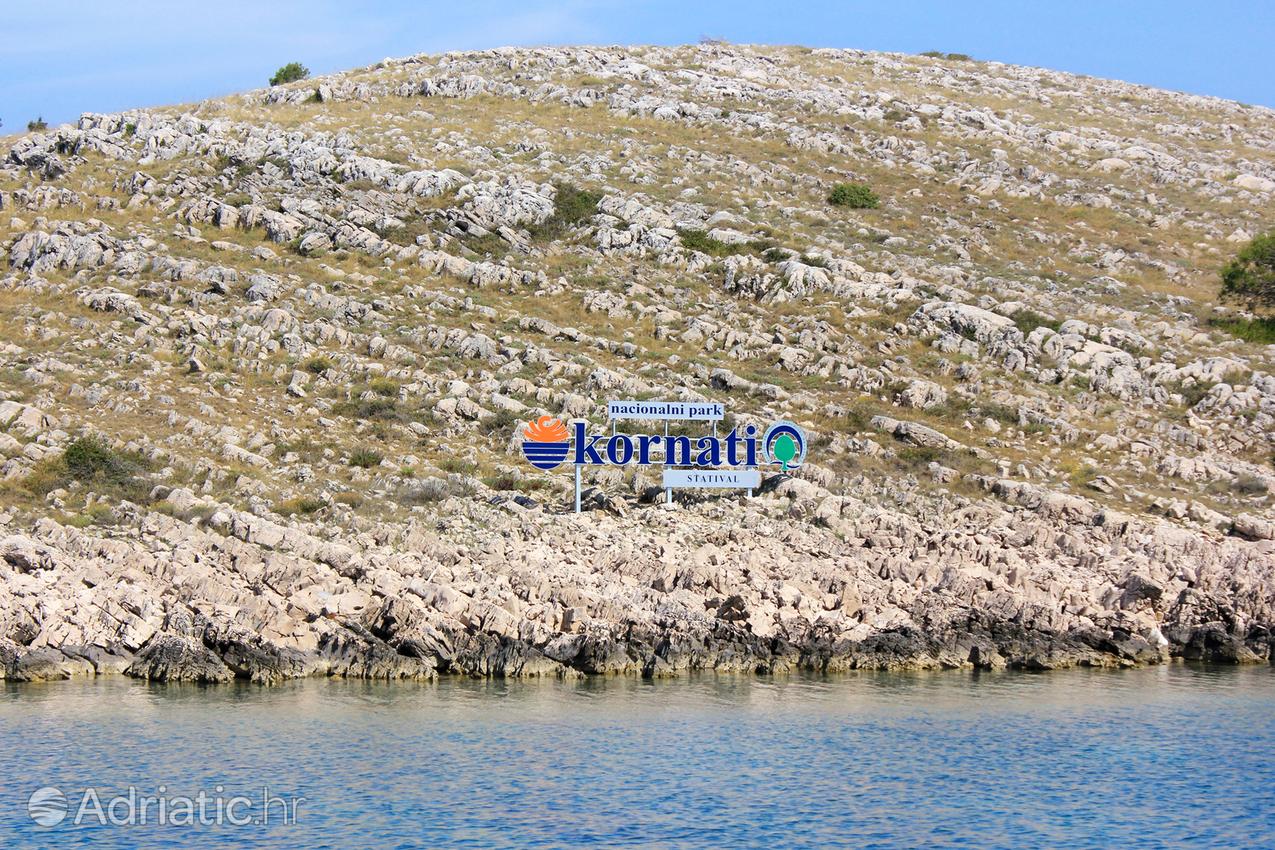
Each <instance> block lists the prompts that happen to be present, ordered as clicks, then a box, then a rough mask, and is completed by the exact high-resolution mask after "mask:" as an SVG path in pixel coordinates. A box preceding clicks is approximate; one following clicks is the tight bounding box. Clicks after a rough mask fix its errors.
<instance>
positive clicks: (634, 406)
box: [607, 401, 726, 422]
mask: <svg viewBox="0 0 1275 850" xmlns="http://www.w3.org/2000/svg"><path fill="white" fill-rule="evenodd" d="M725 416H726V408H725V407H723V406H722V405H721V404H720V403H719V402H712V401H609V402H607V419H644V420H648V421H649V420H653V419H677V420H682V421H688V420H689V421H694V422H720V421H721V420H722V419H723V418H724V417H725Z"/></svg>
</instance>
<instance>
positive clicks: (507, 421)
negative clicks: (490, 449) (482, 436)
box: [482, 410, 519, 435]
mask: <svg viewBox="0 0 1275 850" xmlns="http://www.w3.org/2000/svg"><path fill="white" fill-rule="evenodd" d="M518 421H519V420H518V416H517V415H516V414H514V413H511V412H510V411H508V410H497V411H496V412H495V413H493V414H492V415H491V416H488V417H487V418H486V419H484V420H483V421H482V429H483V432H484V433H487V434H502V435H504V434H506V432H508V431H511V430H512V429H513V427H514V426H515V425H516V424H518Z"/></svg>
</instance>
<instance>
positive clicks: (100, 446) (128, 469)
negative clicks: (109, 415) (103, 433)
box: [24, 437, 150, 502]
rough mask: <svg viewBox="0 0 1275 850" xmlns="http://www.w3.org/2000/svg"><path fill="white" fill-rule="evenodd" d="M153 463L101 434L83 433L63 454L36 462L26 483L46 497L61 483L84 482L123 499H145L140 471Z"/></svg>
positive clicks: (38, 494) (132, 500) (37, 493)
mask: <svg viewBox="0 0 1275 850" xmlns="http://www.w3.org/2000/svg"><path fill="white" fill-rule="evenodd" d="M149 467H150V463H149V462H148V461H147V460H146V458H144V457H143V456H142V455H140V454H137V453H136V452H117V451H115V450H114V449H112V448H111V446H110V444H109V443H107V442H106V441H105V440H104V439H102V438H101V437H81V438H80V439H78V440H75V441H74V442H72V443H71V444H70V445H68V446H67V447H66V450H65V451H63V452H62V454H61V456H59V457H56V458H45V459H44V460H42V461H40V462H39V463H38V464H36V465H35V467H34V468H33V469H32V470H31V472H30V474H28V475H27V477H26V479H25V480H24V486H25V487H26V489H27V490H29V491H30V492H32V493H34V494H36V495H37V496H42V497H43V496H46V495H48V494H49V493H50V492H52V491H53V490H56V489H59V488H61V487H67V486H69V485H71V484H81V485H84V486H86V487H92V488H93V489H95V490H98V491H100V492H102V493H104V494H109V495H112V496H115V497H117V498H120V499H127V500H129V501H131V502H145V501H148V498H147V495H148V491H147V489H146V484H145V482H144V481H141V480H140V479H139V478H138V477H137V475H138V473H140V472H143V471H145V470H146V469H148V468H149Z"/></svg>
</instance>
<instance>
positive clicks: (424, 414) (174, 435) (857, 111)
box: [0, 44, 1275, 681]
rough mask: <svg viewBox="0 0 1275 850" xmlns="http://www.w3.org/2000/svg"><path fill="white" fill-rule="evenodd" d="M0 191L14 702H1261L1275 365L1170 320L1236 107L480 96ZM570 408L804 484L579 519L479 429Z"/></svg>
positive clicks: (360, 72) (176, 142) (96, 119)
mask: <svg viewBox="0 0 1275 850" xmlns="http://www.w3.org/2000/svg"><path fill="white" fill-rule="evenodd" d="M4 149H5V151H6V153H5V160H4V165H3V168H0V246H2V248H0V251H2V253H0V264H3V267H4V271H3V272H2V274H3V277H0V304H2V305H3V309H2V310H0V339H2V340H3V342H2V343H0V428H2V429H3V430H2V431H0V456H3V464H2V465H0V478H3V491H2V492H0V657H2V658H3V659H4V662H5V663H4V669H5V670H6V675H7V676H8V677H9V678H11V679H36V678H58V677H64V676H68V675H79V674H91V673H107V672H113V671H127V672H128V673H129V674H131V675H135V676H142V677H149V678H154V679H197V680H206V681H221V680H226V679H229V678H231V677H235V676H238V677H246V678H252V679H254V680H257V681H274V680H276V679H278V678H282V677H289V676H298V675H311V674H332V675H352V676H370V677H399V676H412V677H428V676H432V675H435V674H437V673H440V672H464V673H469V674H473V675H533V674H558V675H563V674H568V673H570V674H577V673H580V672H585V673H591V672H633V673H642V674H645V675H663V674H667V673H675V672H677V671H680V670H685V669H700V668H704V669H719V670H784V669H791V668H794V667H805V668H810V669H818V670H824V669H828V670H837V669H848V668H853V667H872V668H890V667H961V666H970V665H973V666H978V667H989V668H992V667H1002V666H1006V665H1010V666H1019V667H1028V668H1048V667H1057V666H1067V665H1072V664H1096V665H1116V664H1139V663H1155V662H1160V661H1165V660H1168V659H1169V658H1171V657H1187V658H1204V659H1215V660H1236V661H1242V660H1257V659H1265V658H1268V657H1270V654H1271V653H1270V647H1271V638H1270V631H1269V626H1270V625H1271V622H1272V601H1273V600H1275V584H1273V583H1272V579H1273V577H1275V556H1273V555H1272V547H1273V545H1275V544H1273V543H1272V540H1273V539H1275V515H1273V514H1272V510H1271V490H1272V487H1273V486H1275V471H1273V470H1272V452H1273V451H1275V446H1273V445H1272V442H1273V440H1275V370H1273V369H1272V356H1273V350H1272V349H1271V348H1270V347H1268V346H1267V345H1264V344H1262V343H1263V339H1262V334H1263V333H1265V330H1266V325H1265V324H1264V323H1262V322H1260V321H1256V320H1254V319H1253V317H1251V316H1248V315H1247V314H1242V313H1234V312H1231V311H1226V310H1223V309H1222V308H1220V307H1219V306H1218V305H1217V303H1216V292H1217V286H1218V279H1217V271H1218V268H1219V266H1220V265H1221V264H1222V263H1223V262H1225V260H1226V259H1227V258H1228V257H1229V256H1230V255H1231V254H1233V253H1234V251H1235V250H1236V249H1237V247H1238V244H1239V243H1242V242H1243V241H1246V240H1247V239H1248V238H1249V237H1250V236H1251V235H1253V234H1256V233H1259V232H1262V231H1263V230H1265V229H1267V228H1269V227H1270V225H1271V210H1272V201H1273V194H1275V112H1272V111H1271V110H1269V109H1265V108H1259V107H1251V106H1244V105H1241V104H1237V103H1232V102H1227V101H1222V100H1217V99H1211V98H1204V97H1197V96H1187V95H1180V94H1174V93H1170V92H1164V91H1157V90H1153V89H1148V88H1145V87H1141V86H1134V85H1129V84H1125V83H1120V82H1113V81H1106V80H1095V79H1090V78H1084V77H1077V76H1074V75H1069V74H1063V73H1058V72H1052V71H1047V70H1040V69H1031V68H1021V67H1013V66H1008V65H1002V64H997V63H984V62H976V61H972V60H967V59H962V58H933V57H919V56H905V55H897V54H877V53H865V52H861V51H854V50H824V49H821V50H808V49H803V48H754V47H745V46H735V45H724V44H706V45H700V46H695V47H678V48H554V49H502V50H494V51H488V52H480V53H452V54H444V55H440V56H415V57H410V58H407V59H403V60H386V61H384V62H382V63H379V64H377V65H375V66H372V67H369V68H362V69H357V70H354V71H350V72H347V73H342V74H337V75H332V76H328V77H322V78H318V79H312V80H304V81H301V82H297V83H292V84H289V85H284V86H274V87H271V88H268V89H263V90H259V91H253V92H247V93H244V94H242V95H237V96H233V97H229V98H224V99H220V100H214V101H207V102H203V103H199V104H195V105H191V106H181V107H170V108H157V109H147V110H135V111H130V112H126V113H121V114H116V115H98V114H86V115H84V116H83V117H82V118H81V119H80V120H79V122H78V124H76V125H75V126H64V127H60V128H54V129H49V130H47V131H42V132H35V133H28V134H25V135H22V136H19V137H13V138H10V139H8V140H6V142H5V145H4ZM838 187H842V188H838ZM847 187H866V190H865V189H864V188H847ZM833 200H836V201H844V200H850V201H851V203H849V204H844V203H833V202H832V201H833ZM874 201H875V206H874V205H873V202H874ZM617 398H636V399H657V400H688V401H689V400H700V401H711V402H718V403H721V404H723V405H724V406H725V408H726V410H727V420H726V423H725V424H726V426H727V427H734V426H738V427H741V428H742V427H744V426H745V425H748V424H753V425H756V426H759V427H761V428H764V427H765V426H766V425H767V424H768V423H770V422H773V421H775V420H781V419H782V420H791V421H794V422H796V423H798V424H799V425H800V426H801V427H802V428H803V429H804V430H805V432H806V435H807V438H808V456H807V459H806V462H805V463H804V464H803V465H802V466H801V467H800V469H799V470H798V471H796V472H795V474H794V475H792V476H786V475H776V474H771V475H768V477H767V480H766V482H765V483H764V484H763V487H762V490H761V492H759V493H758V494H757V495H756V497H754V498H752V499H748V498H744V497H743V496H742V494H736V493H730V492H727V493H725V494H720V493H707V494H706V493H698V492H692V491H685V492H682V493H680V494H679V499H678V502H677V503H676V504H675V505H673V506H668V505H665V504H661V502H662V501H663V491H662V490H660V489H659V487H658V483H659V479H658V477H657V476H656V475H654V474H652V473H651V472H649V471H644V470H641V469H637V468H632V467H630V468H615V467H602V468H599V469H591V470H589V472H588V475H587V480H586V482H585V483H586V485H587V486H588V487H589V490H588V491H587V492H586V494H585V495H586V498H585V503H586V504H585V507H586V508H587V509H588V510H586V511H585V512H584V513H583V514H581V515H579V516H577V515H575V514H573V513H570V512H569V504H570V501H571V491H572V481H571V478H570V476H569V475H568V474H565V473H563V472H562V471H557V472H550V473H540V472H538V471H537V470H536V469H535V468H533V467H531V466H530V465H529V464H527V463H526V462H525V461H524V459H523V457H522V456H521V454H520V452H519V445H520V441H521V437H520V431H521V428H522V425H523V424H524V423H526V422H528V421H530V420H533V419H536V418H538V417H539V416H542V415H551V416H556V417H561V418H564V419H568V418H573V417H583V418H587V419H589V420H590V421H591V422H592V423H593V425H594V427H595V428H602V427H604V426H605V413H604V405H605V402H606V401H608V400H611V399H617Z"/></svg>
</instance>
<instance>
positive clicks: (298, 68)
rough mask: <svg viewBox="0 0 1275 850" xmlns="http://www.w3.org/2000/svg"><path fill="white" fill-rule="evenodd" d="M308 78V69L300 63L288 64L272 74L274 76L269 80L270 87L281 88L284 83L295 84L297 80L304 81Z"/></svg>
mask: <svg viewBox="0 0 1275 850" xmlns="http://www.w3.org/2000/svg"><path fill="white" fill-rule="evenodd" d="M308 76H310V69H309V68H307V67H306V66H304V65H302V64H301V63H300V62H289V63H288V64H287V65H284V66H283V67H281V68H280V69H279V70H277V71H275V72H274V76H273V77H271V78H270V85H272V86H281V85H283V84H284V83H295V82H296V81H297V80H304V79H305V78H306V77H308Z"/></svg>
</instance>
